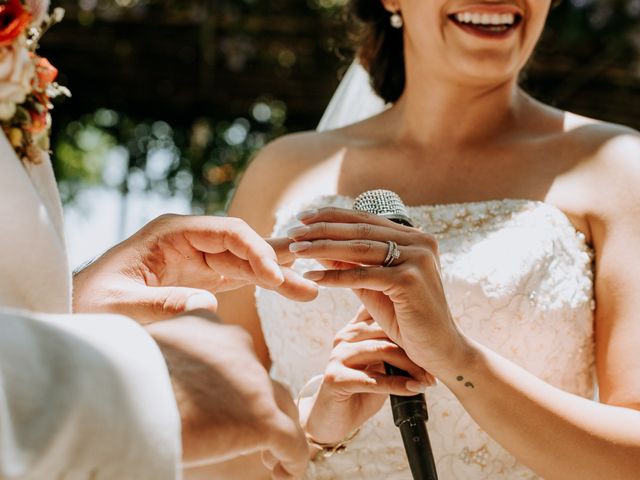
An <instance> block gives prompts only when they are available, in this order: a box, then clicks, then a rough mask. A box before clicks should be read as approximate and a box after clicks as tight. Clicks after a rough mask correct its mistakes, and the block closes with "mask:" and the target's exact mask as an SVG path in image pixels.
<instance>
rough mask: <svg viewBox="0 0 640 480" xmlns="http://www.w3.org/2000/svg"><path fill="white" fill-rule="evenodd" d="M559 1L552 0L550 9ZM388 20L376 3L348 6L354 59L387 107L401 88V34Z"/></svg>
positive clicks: (354, 0)
mask: <svg viewBox="0 0 640 480" xmlns="http://www.w3.org/2000/svg"><path fill="white" fill-rule="evenodd" d="M561 1H562V0H554V1H553V3H552V6H553V7H556V6H557V5H558V4H559V3H561ZM390 17H391V13H389V12H388V11H387V10H386V9H385V8H384V7H383V6H382V2H381V1H380V0H351V1H350V2H349V10H348V18H349V24H350V25H352V26H353V43H354V45H355V48H356V56H357V58H358V60H360V63H361V64H362V66H363V67H364V68H365V69H366V70H367V71H368V72H369V75H370V76H371V85H372V86H373V89H374V91H375V92H376V93H377V94H378V95H379V96H380V97H381V98H382V99H383V100H384V101H385V102H387V103H393V102H395V101H397V100H398V99H399V98H400V96H401V95H402V92H404V86H405V66H404V38H403V32H402V29H399V28H393V27H392V26H391V22H390Z"/></svg>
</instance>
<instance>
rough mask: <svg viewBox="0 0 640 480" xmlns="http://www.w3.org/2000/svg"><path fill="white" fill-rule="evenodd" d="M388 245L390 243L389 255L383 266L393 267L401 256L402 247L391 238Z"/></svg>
mask: <svg viewBox="0 0 640 480" xmlns="http://www.w3.org/2000/svg"><path fill="white" fill-rule="evenodd" d="M387 245H389V250H387V256H386V258H385V259H384V262H382V266H383V267H392V266H393V264H394V263H395V261H396V260H398V259H399V258H400V249H399V248H398V244H397V243H396V242H393V241H391V240H389V241H387Z"/></svg>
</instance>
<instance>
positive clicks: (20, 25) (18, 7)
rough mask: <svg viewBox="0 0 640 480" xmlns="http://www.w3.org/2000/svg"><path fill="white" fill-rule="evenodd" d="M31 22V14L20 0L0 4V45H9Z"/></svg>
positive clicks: (8, 0) (10, 0) (9, 0)
mask: <svg viewBox="0 0 640 480" xmlns="http://www.w3.org/2000/svg"><path fill="white" fill-rule="evenodd" d="M30 23H31V15H30V14H29V12H27V10H26V9H25V8H24V6H23V5H22V2H21V1H20V0H7V1H6V3H2V4H0V47H6V46H8V45H11V44H12V43H13V42H14V40H15V39H16V38H18V37H19V36H20V35H21V34H22V32H24V30H25V28H27V26H28V25H29V24H30Z"/></svg>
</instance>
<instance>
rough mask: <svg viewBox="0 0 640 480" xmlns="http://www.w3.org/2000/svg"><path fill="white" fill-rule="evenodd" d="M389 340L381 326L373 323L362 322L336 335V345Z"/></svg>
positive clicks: (349, 326)
mask: <svg viewBox="0 0 640 480" xmlns="http://www.w3.org/2000/svg"><path fill="white" fill-rule="evenodd" d="M386 338H388V337H387V334H386V333H385V332H384V330H382V328H381V327H380V325H378V324H377V323H374V321H373V320H371V322H365V321H360V322H358V323H353V324H350V325H348V326H347V327H345V328H343V329H342V330H340V331H339V332H338V333H337V334H336V338H335V342H334V345H337V344H338V343H341V342H349V343H353V342H362V341H364V340H376V339H378V340H384V339H386Z"/></svg>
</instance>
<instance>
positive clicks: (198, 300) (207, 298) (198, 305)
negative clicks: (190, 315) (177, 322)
mask: <svg viewBox="0 0 640 480" xmlns="http://www.w3.org/2000/svg"><path fill="white" fill-rule="evenodd" d="M216 303H217V302H216V298H215V297H214V296H213V295H212V294H211V293H206V292H202V293H196V294H195V295H191V296H190V297H189V298H187V302H186V303H185V306H184V307H185V310H186V311H187V312H191V311H193V310H215V308H216Z"/></svg>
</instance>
